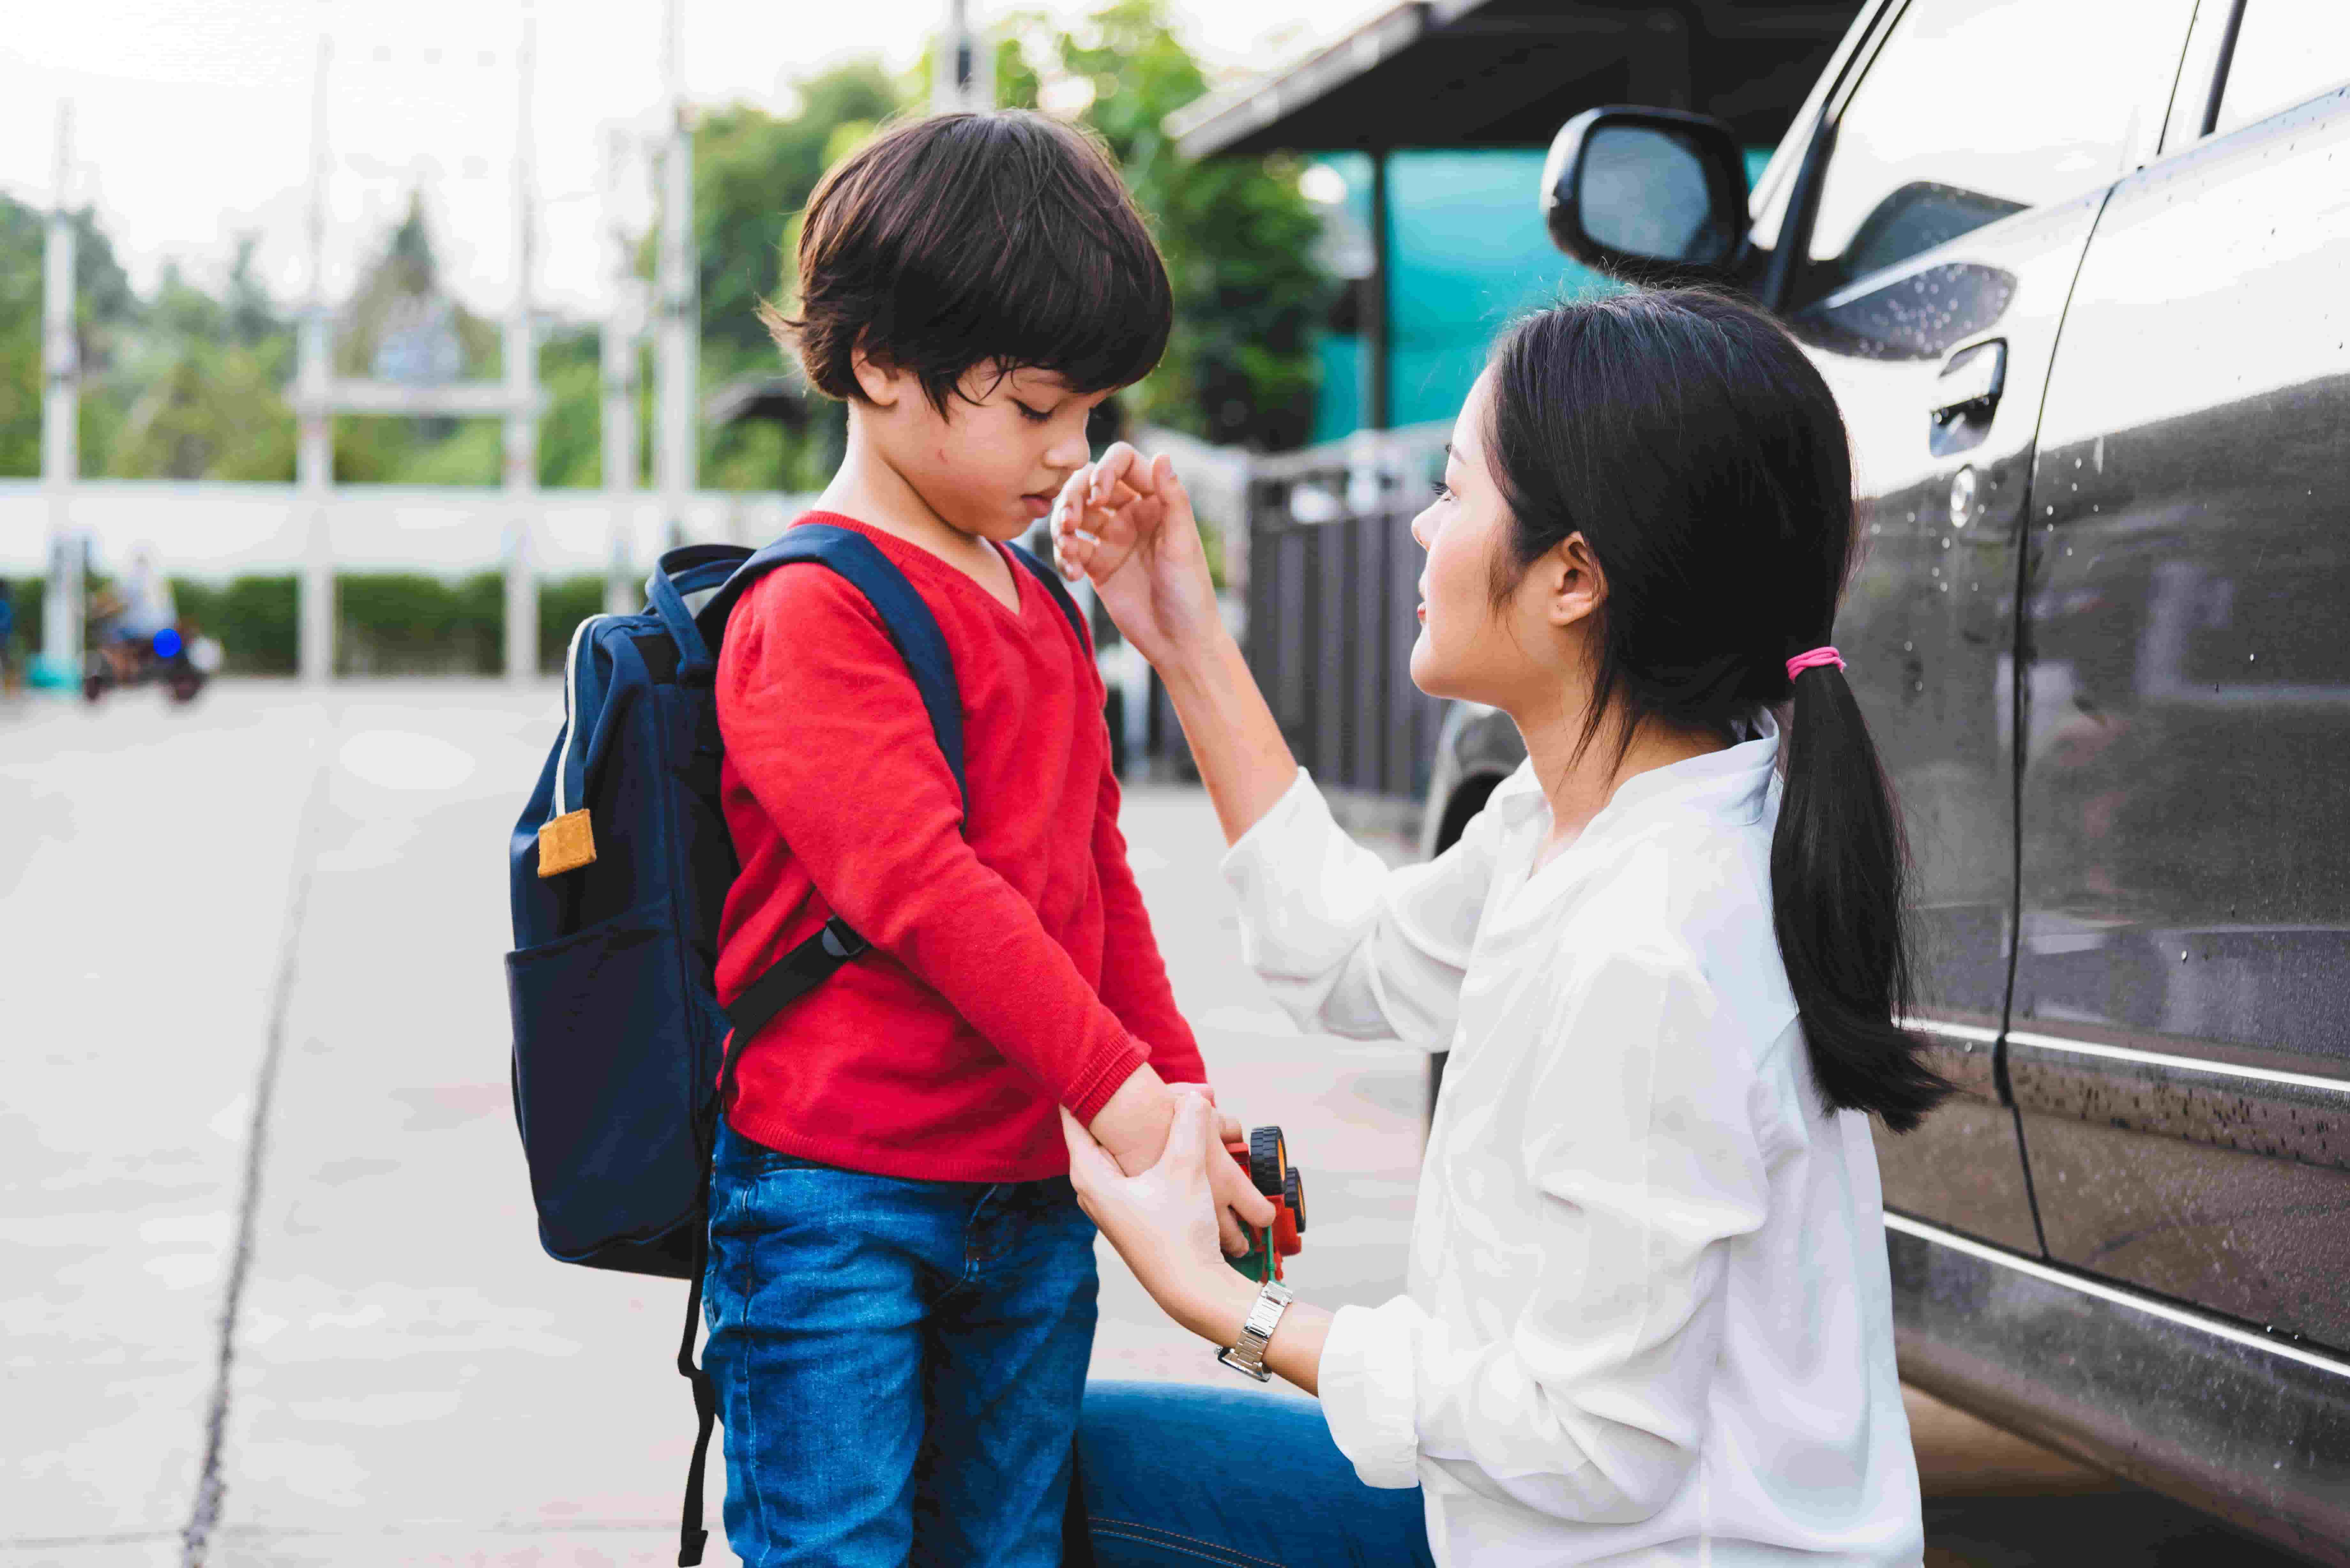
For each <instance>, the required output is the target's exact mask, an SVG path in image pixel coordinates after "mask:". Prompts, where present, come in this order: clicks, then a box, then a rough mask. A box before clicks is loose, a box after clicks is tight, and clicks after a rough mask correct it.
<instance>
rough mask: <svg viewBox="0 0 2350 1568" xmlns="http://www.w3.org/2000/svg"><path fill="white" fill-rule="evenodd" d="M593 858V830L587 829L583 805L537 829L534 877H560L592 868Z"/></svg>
mask: <svg viewBox="0 0 2350 1568" xmlns="http://www.w3.org/2000/svg"><path fill="white" fill-rule="evenodd" d="M595 859H596V830H595V829H594V828H593V827H591V826H588V823H587V809H586V808H585V807H584V806H583V807H582V808H581V809H579V810H577V811H567V812H565V813H564V814H563V815H561V816H558V817H556V818H554V819H553V820H551V821H549V822H548V823H547V824H546V826H544V827H542V828H540V829H539V830H538V874H539V875H540V876H541V877H560V876H562V875H563V874H564V873H565V872H566V871H577V870H578V869H579V867H582V866H587V865H592V864H593V863H594V862H595Z"/></svg>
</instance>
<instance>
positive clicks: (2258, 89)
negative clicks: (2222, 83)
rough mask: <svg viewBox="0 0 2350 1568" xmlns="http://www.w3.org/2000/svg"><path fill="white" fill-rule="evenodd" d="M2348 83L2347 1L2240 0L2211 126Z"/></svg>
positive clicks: (2225, 127)
mask: <svg viewBox="0 0 2350 1568" xmlns="http://www.w3.org/2000/svg"><path fill="white" fill-rule="evenodd" d="M2345 82H2350V0H2245V4H2244V16H2243V20H2242V21H2241V22H2240V23H2238V24H2237V27H2236V52H2235V54H2234V56H2233V57H2230V60H2229V62H2228V85H2227V87H2226V88H2224V89H2223V90H2222V92H2221V94H2220V119H2219V123H2218V124H2217V125H2215V126H2214V127H2213V128H2212V129H2213V130H2217V131H2221V132H2225V131H2230V130H2235V129H2236V128H2237V127H2238V126H2240V125H2250V124H2251V122H2252V121H2254V120H2256V119H2267V118H2268V117H2269V116H2271V115H2272V114H2275V113H2277V112H2278V111H2279V110H2281V109H2291V108H2292V107H2293V105H2295V104H2297V103H2306V102H2308V101H2309V100H2310V99H2314V98H2315V97H2316V96H2317V95H2318V94H2320V93H2322V92H2324V91H2325V90H2326V89H2328V88H2338V87H2340V86H2342V85H2343V84H2344V83H2345Z"/></svg>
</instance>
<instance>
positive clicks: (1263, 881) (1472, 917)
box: [1223, 768, 1499, 1050]
mask: <svg viewBox="0 0 2350 1568" xmlns="http://www.w3.org/2000/svg"><path fill="white" fill-rule="evenodd" d="M1498 836H1499V828H1498V821H1497V814H1496V813H1494V812H1493V811H1492V810H1491V809H1487V810H1485V811H1481V812H1479V813H1478V814H1477V815H1476V816H1475V817H1473V818H1471V821H1470V824H1469V826H1468V828H1467V829H1466V831H1464V832H1463V833H1462V834H1461V839H1460V842H1459V843H1457V844H1455V845H1454V846H1452V847H1451V849H1448V850H1446V851H1445V852H1444V853H1443V854H1442V855H1440V856H1439V857H1436V858H1435V859H1434V860H1431V861H1429V862H1427V863H1425V864H1423V865H1418V866H1407V867H1400V868H1396V869H1390V868H1389V867H1388V865H1387V864H1386V862H1384V861H1382V860H1381V859H1380V858H1379V857H1378V856H1376V855H1374V854H1372V853H1371V852H1370V851H1369V850H1367V849H1366V848H1364V847H1363V846H1361V845H1359V844H1357V843H1356V842H1355V841H1354V840H1353V839H1351V838H1349V837H1348V836H1347V834H1346V832H1345V830H1344V829H1342V828H1340V827H1339V826H1338V825H1337V823H1336V821H1334V820H1332V818H1331V815H1330V808H1329V805H1327V804H1326V802H1325V801H1324V800H1323V798H1322V792H1321V791H1320V790H1318V789H1316V788H1315V786H1314V781H1313V779H1312V778H1311V777H1310V776H1308V774H1306V772H1305V769H1304V768H1300V769H1298V770H1297V777H1296V779H1295V782H1293V783H1292V784H1290V786H1289V789H1288V792H1287V793H1286V794H1284V795H1283V796H1282V797H1281V799H1280V800H1279V801H1277V802H1275V803H1274V806H1273V809H1272V810H1270V811H1268V812H1266V813H1265V814H1264V815H1263V816H1262V817H1260V818H1259V819H1258V820H1257V822H1256V824H1255V826H1252V827H1251V828H1250V829H1249V830H1248V831H1247V832H1246V833H1244V834H1243V835H1242V836H1241V837H1240V839H1239V841H1238V842H1237V843H1235V844H1234V845H1233V846H1232V848H1231V849H1230V850H1229V851H1227V852H1226V854H1225V856H1224V864H1223V870H1224V880H1225V881H1226V882H1227V883H1228V884H1230V886H1231V888H1232V892H1233V894H1234V896H1235V897H1236V898H1237V899H1238V900H1239V904H1240V923H1241V956H1242V957H1243V959H1244V960H1245V961H1247V963H1248V965H1249V967H1250V968H1252V969H1253V970H1255V971H1256V972H1257V974H1258V975H1259V976H1260V977H1261V978H1262V979H1263V981H1264V982H1265V985H1266V988H1267V989H1269V990H1270V991H1271V992H1273V995H1274V1000H1275V1001H1277V1002H1280V1003H1281V1004H1282V1006H1283V1007H1284V1008H1285V1009H1286V1010H1287V1011H1288V1012H1289V1014H1290V1016H1291V1017H1293V1018H1295V1020H1296V1021H1297V1023H1298V1027H1300V1028H1302V1029H1307V1030H1314V1031H1318V1032H1321V1033H1329V1034H1342V1035H1345V1036H1347V1038H1349V1039H1353V1040H1401V1041H1405V1042H1407V1043H1409V1044H1415V1045H1420V1046H1424V1047H1426V1048H1427V1049H1430V1050H1440V1049H1442V1048H1443V1046H1444V1045H1445V1044H1447V1043H1448V1042H1449V1041H1450V1040H1451V1034H1452V1025H1453V1022H1454V1019H1455V1017H1456V1016H1457V1015H1458V1013H1459V1012H1460V1002H1461V975H1462V974H1463V973H1464V972H1465V971H1467V969H1468V967H1469V949H1470V944H1471V942H1473V941H1474V940H1476V936H1477V922H1478V920H1479V919H1480V918H1481V917H1482V915H1483V913H1484V909H1485V896H1486V892H1487V890H1488V889H1489V888H1491V887H1492V880H1493V860H1494V851H1495V840H1496V838H1497V837H1498Z"/></svg>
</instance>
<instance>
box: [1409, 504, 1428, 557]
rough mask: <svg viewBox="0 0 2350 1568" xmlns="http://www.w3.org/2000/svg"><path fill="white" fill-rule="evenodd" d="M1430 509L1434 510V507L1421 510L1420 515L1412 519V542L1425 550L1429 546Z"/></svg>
mask: <svg viewBox="0 0 2350 1568" xmlns="http://www.w3.org/2000/svg"><path fill="white" fill-rule="evenodd" d="M1429 510H1432V509H1423V510H1422V511H1421V513H1420V514H1419V516H1417V517H1414V518H1413V519H1412V520H1411V542H1412V543H1413V544H1415V545H1419V547H1420V548H1421V549H1423V550H1425V549H1427V548H1429V544H1428V511H1429Z"/></svg>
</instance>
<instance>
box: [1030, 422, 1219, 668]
mask: <svg viewBox="0 0 2350 1568" xmlns="http://www.w3.org/2000/svg"><path fill="white" fill-rule="evenodd" d="M1053 512H1054V515H1053V555H1054V558H1055V562H1056V563H1057V564H1058V565H1059V566H1060V567H1061V570H1062V571H1063V573H1064V574H1065V575H1067V576H1076V575H1077V574H1079V573H1083V574H1084V575H1085V576H1087V577H1089V578H1091V579H1092V580H1093V585H1094V589H1095V591H1096V592H1097V593H1098V594H1100V595H1101V599H1102V603H1103V604H1104V605H1106V606H1107V607H1108V609H1109V613H1110V618H1112V619H1113V620H1115V621H1117V622H1118V630H1119V631H1121V632H1123V633H1124V634H1125V636H1126V639H1127V640H1128V641H1129V642H1131V643H1133V644H1134V646H1135V647H1136V648H1138V649H1140V650H1141V652H1142V656H1143V657H1144V658H1145V659H1149V660H1150V661H1151V662H1152V663H1153V664H1162V661H1163V660H1164V659H1167V658H1169V657H1170V656H1173V655H1176V654H1180V653H1181V652H1182V651H1184V650H1185V649H1187V648H1189V647H1191V646H1193V645H1194V644H1196V643H1197V642H1198V641H1199V640H1200V639H1203V638H1208V637H1212V636H1214V635H1216V634H1217V633H1220V632H1221V631H1222V629H1223V621H1222V617H1221V616H1220V615H1219V613H1218V611H1217V607H1216V587H1215V583H1214V582H1213V580H1212V579H1211V577H1210V576H1209V574H1208V556H1207V551H1206V550H1205V549H1204V548H1202V547H1201V543H1200V524H1199V519H1198V518H1196V517H1194V516H1193V515H1192V513H1191V497H1190V496H1189V495H1188V494H1186V493H1185V492H1184V489H1183V482H1182V481H1181V480H1180V479H1179V478H1177V477H1176V474H1175V464H1174V462H1173V460H1172V459H1170V458H1169V457H1167V456H1166V455H1165V454H1163V453H1162V454H1161V455H1159V457H1157V458H1154V459H1151V460H1149V461H1148V462H1146V461H1144V459H1143V456H1142V454H1141V453H1140V452H1137V451H1135V450H1134V448H1133V447H1131V446H1129V445H1128V444H1127V443H1126V442H1124V441H1119V442H1118V444H1117V445H1115V446H1113V447H1111V448H1110V449H1109V450H1108V451H1107V452H1104V453H1103V454H1102V456H1101V458H1100V460H1099V461H1098V462H1093V463H1090V464H1088V465H1087V466H1086V467H1084V468H1081V469H1079V470H1077V472H1075V473H1073V474H1071V475H1070V476H1069V479H1068V483H1066V484H1064V485H1063V486H1062V487H1061V495H1060V499H1059V501H1058V502H1057V503H1055V506H1054V509H1053ZM1162 667H1163V666H1162Z"/></svg>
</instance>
